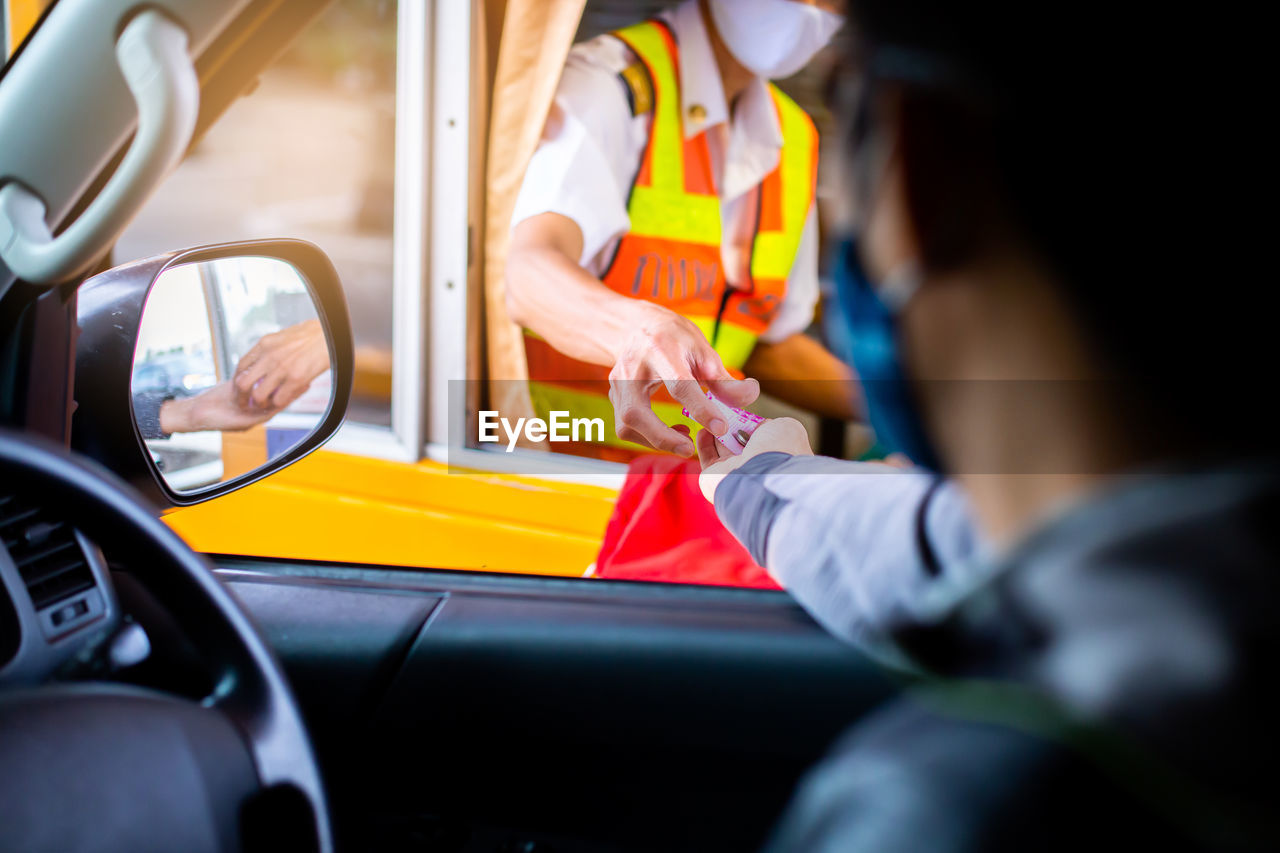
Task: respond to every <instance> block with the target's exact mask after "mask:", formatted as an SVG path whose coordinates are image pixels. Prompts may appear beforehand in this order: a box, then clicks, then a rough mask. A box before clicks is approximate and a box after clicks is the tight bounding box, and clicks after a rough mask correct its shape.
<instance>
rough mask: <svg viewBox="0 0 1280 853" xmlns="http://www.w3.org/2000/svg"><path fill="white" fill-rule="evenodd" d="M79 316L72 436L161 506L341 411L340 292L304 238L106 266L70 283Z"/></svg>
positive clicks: (309, 444)
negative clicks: (73, 285) (82, 280)
mask: <svg viewBox="0 0 1280 853" xmlns="http://www.w3.org/2000/svg"><path fill="white" fill-rule="evenodd" d="M78 321H79V327H80V333H79V338H78V339H77V342H76V375H75V392H74V393H75V401H76V409H75V413H74V415H73V416H72V432H71V444H72V447H73V448H75V449H76V450H78V451H80V452H81V453H84V454H86V455H88V456H90V457H92V458H94V459H96V460H97V461H98V462H100V463H101V464H103V465H105V466H106V467H108V468H110V469H111V470H113V471H115V472H116V473H117V474H119V475H120V476H122V477H123V478H124V479H126V480H128V481H129V482H130V483H132V484H133V485H134V486H136V487H137V488H138V489H139V490H141V491H142V492H143V494H145V495H147V496H148V497H150V498H152V499H153V500H154V501H156V502H157V503H159V504H160V505H161V506H189V505H191V504H196V503H201V502H203V501H207V500H209V499H211V498H215V497H218V496H219V495H224V494H226V493H227V492H230V491H234V490H235V489H239V488H241V487H243V486H247V485H248V484H250V483H253V482H255V481H257V480H260V479H262V478H263V477H265V476H267V475H268V474H271V473H273V472H275V471H278V470H280V469H281V468H283V467H285V466H286V465H290V464H292V463H293V462H296V461H297V460H298V459H301V458H302V457H303V456H306V455H307V454H308V453H310V452H311V451H313V450H315V449H316V448H317V447H319V446H320V445H322V444H324V442H325V441H327V440H328V439H329V438H330V436H332V435H333V434H334V432H336V431H337V429H338V426H339V425H340V424H341V423H342V418H343V416H344V415H345V413H346V409H347V403H348V400H349V398H350V396H351V383H352V373H353V370H354V357H353V355H352V344H351V324H350V320H349V319H348V316H347V304H346V299H345V297H344V296H343V292H342V285H341V283H340V282H339V280H338V274H337V272H336V271H335V270H334V268H333V265H332V264H331V263H330V262H329V259H328V258H327V257H326V256H325V254H324V252H322V251H321V250H320V249H319V248H317V247H316V246H314V245H312V244H310V243H306V242H304V241H301V240H258V241H247V242H239V243H224V244H221V245H215V246H204V247H200V248H196V249H187V250H185V251H180V252H173V253H170V254H166V255H160V256H158V257H154V258H148V259H147V260H143V261H137V262H135V263H131V264H125V265H124V266H120V267H116V268H115V269H112V270H108V271H107V272H104V273H100V274H99V275H96V276H94V277H93V278H91V279H89V280H88V281H86V282H85V283H84V284H83V285H81V287H80V291H79V298H78Z"/></svg>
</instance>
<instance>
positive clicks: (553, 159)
mask: <svg viewBox="0 0 1280 853" xmlns="http://www.w3.org/2000/svg"><path fill="white" fill-rule="evenodd" d="M662 18H663V20H664V21H665V22H666V23H667V24H668V25H669V26H670V27H671V29H672V32H673V33H674V34H675V38H676V43H677V44H678V45H679V49H680V81H681V92H680V98H681V105H680V106H681V115H682V116H683V117H684V133H685V137H686V138H690V137H693V136H696V135H697V134H698V133H701V132H703V131H707V142H708V146H709V148H710V151H711V163H712V168H713V169H714V170H715V178H716V186H717V187H720V188H722V189H721V193H720V204H721V221H722V223H723V225H722V227H721V232H722V233H723V234H724V235H726V239H725V240H724V241H723V244H722V247H721V254H722V261H723V263H724V269H725V270H727V271H728V270H734V269H737V268H739V267H740V265H741V263H742V259H741V258H740V257H738V256H737V250H736V249H735V248H734V247H733V246H732V245H731V241H730V240H728V239H727V236H728V235H730V234H733V233H735V229H736V227H737V226H738V225H739V224H740V223H739V220H740V219H741V215H742V214H741V213H740V211H742V210H745V209H751V205H750V204H749V203H744V198H745V197H746V196H747V191H748V190H751V189H752V188H754V187H755V186H756V185H757V184H759V183H760V182H761V181H762V180H764V178H765V177H766V176H767V175H768V174H769V173H770V172H772V171H773V170H774V169H775V168H777V166H778V157H779V151H780V150H781V148H782V129H781V128H780V127H779V125H778V116H777V113H776V112H775V111H774V107H773V101H772V98H771V96H770V94H769V89H768V86H767V83H766V81H765V80H763V79H762V78H756V79H755V80H753V81H752V82H751V83H750V85H748V86H747V88H746V90H745V91H743V92H742V94H741V95H740V96H739V98H738V103H737V108H736V109H735V111H734V114H733V115H732V116H730V115H729V106H728V104H727V103H726V101H725V95H724V86H723V84H722V83H721V81H720V71H719V69H718V68H717V67H716V62H715V56H714V54H713V53H712V51H711V43H710V41H709V40H708V37H707V31H706V28H705V26H704V24H703V20H702V14H701V12H700V11H699V9H698V3H697V0H685V2H684V3H681V4H680V5H679V6H677V7H675V8H674V9H671V10H668V11H667V12H665V13H663V15H662ZM637 61H638V58H637V57H636V55H635V54H634V53H633V52H632V51H631V49H630V48H628V47H627V46H626V45H625V44H624V43H623V42H621V41H620V40H618V39H617V38H614V37H613V36H609V35H602V36H599V37H597V38H594V39H592V40H591V41H588V42H584V43H582V44H577V45H574V47H573V49H572V50H571V51H570V52H569V59H568V61H567V62H566V63H565V68H564V73H563V74H562V75H561V77H560V84H559V86H558V87H557V89H556V96H555V102H554V105H553V107H552V109H551V115H550V116H549V118H548V120H547V126H546V129H545V130H544V131H543V136H542V141H541V142H540V143H539V144H538V149H537V151H536V152H535V153H534V155H533V159H532V160H531V161H530V163H529V169H528V171H527V172H526V173H525V176H524V183H523V184H522V185H521V187H520V194H519V196H518V197H517V199H516V204H515V211H514V214H513V215H512V219H511V224H512V227H514V226H515V225H517V224H519V223H520V222H522V221H524V220H525V219H528V218H530V217H532V216H537V215H539V214H542V213H558V214H560V215H561V216H565V217H567V218H569V219H572V220H573V221H574V222H575V223H577V225H578V227H579V228H581V229H582V238H583V242H582V257H581V258H580V259H579V263H580V264H581V265H582V267H583V269H585V270H587V272H590V273H592V274H593V275H595V276H597V277H599V276H602V275H603V274H604V272H605V266H606V265H607V264H608V262H609V259H610V258H611V257H612V256H613V251H614V248H615V247H616V246H617V243H618V240H619V239H620V238H621V237H622V235H624V234H626V233H627V231H629V230H630V227H631V221H630V219H629V217H628V216H627V195H628V193H629V192H630V190H631V181H632V179H633V177H634V176H635V174H636V172H637V171H638V170H639V166H640V158H641V157H642V156H643V155H644V149H645V145H646V144H647V143H648V140H649V122H650V114H643V115H639V116H633V115H632V114H631V106H630V103H629V101H628V98H627V90H626V86H625V84H624V83H623V81H622V79H621V78H620V77H619V76H618V75H619V74H620V73H621V72H622V71H623V69H625V68H626V67H627V66H629V65H631V64H633V63H635V62H637ZM695 105H696V106H700V107H701V109H700V110H695V109H693V107H694V106H695ZM699 117H701V120H700V121H699V120H698V118H699ZM719 125H723V127H718V126H719ZM753 218H754V217H753ZM817 226H818V220H817V206H816V205H814V206H813V207H811V208H810V210H809V217H808V219H807V220H806V222H805V226H804V232H803V234H802V235H801V238H800V247H799V250H798V251H797V253H796V259H795V262H794V263H793V264H792V267H791V274H790V275H789V276H788V278H787V293H786V297H785V298H784V299H783V302H782V305H781V306H780V307H779V309H778V312H777V314H775V315H774V318H773V321H772V322H771V323H770V325H769V328H768V329H766V330H765V332H764V334H762V335H761V338H762V339H763V340H765V341H769V342H777V341H781V340H783V339H784V338H787V337H790V336H791V335H794V334H796V333H797V332H801V331H804V329H805V328H807V327H808V326H809V323H810V322H811V321H812V320H813V309H814V306H815V305H816V304H817V302H818V227H817Z"/></svg>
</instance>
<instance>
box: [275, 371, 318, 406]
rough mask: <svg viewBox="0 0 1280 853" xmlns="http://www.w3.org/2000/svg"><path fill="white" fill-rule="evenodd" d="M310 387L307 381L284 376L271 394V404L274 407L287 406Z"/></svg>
mask: <svg viewBox="0 0 1280 853" xmlns="http://www.w3.org/2000/svg"><path fill="white" fill-rule="evenodd" d="M309 387H311V385H310V383H309V382H306V381H305V380H303V379H300V378H296V377H289V378H286V379H285V381H284V382H281V383H280V386H279V387H278V388H276V390H275V391H274V392H273V393H272V395H271V406H272V407H273V408H276V409H284V408H288V406H289V405H290V404H291V403H293V401H294V400H296V399H298V398H299V397H301V396H302V395H303V394H304V393H306V390H307V389H308V388H309Z"/></svg>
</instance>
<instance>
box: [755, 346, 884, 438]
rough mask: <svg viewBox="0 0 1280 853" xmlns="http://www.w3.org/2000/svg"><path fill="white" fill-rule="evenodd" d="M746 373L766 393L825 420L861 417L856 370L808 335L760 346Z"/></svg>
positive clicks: (856, 418) (756, 349)
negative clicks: (858, 406) (755, 380)
mask: <svg viewBox="0 0 1280 853" xmlns="http://www.w3.org/2000/svg"><path fill="white" fill-rule="evenodd" d="M743 372H744V373H746V375H747V376H750V377H753V378H755V379H757V380H759V382H760V389H761V390H762V391H764V392H765V393H766V394H768V395H770V396H772V397H777V398H778V399H779V400H782V401H783V402H786V403H790V404H791V405H793V406H799V407H800V408H802V409H805V410H806V411H810V412H813V413H815V414H818V415H822V416H824V417H831V418H841V419H842V420H858V419H859V418H860V416H859V414H858V408H857V399H858V394H857V384H856V382H855V379H854V375H853V371H852V370H850V369H849V367H848V366H847V365H846V364H845V363H844V362H842V361H840V359H838V358H836V357H835V356H834V355H832V354H831V353H830V352H828V351H827V350H826V349H825V348H824V347H823V346H822V344H820V343H818V342H817V341H815V340H814V339H813V338H811V337H809V336H808V335H804V334H795V335H792V336H791V337H789V338H785V339H783V340H781V341H778V342H777V343H766V342H763V341H762V342H760V343H758V344H757V345H756V348H755V349H754V350H753V351H752V353H751V357H750V358H748V359H747V363H746V364H745V365H744V366H743Z"/></svg>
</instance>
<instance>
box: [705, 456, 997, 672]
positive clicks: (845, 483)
mask: <svg viewBox="0 0 1280 853" xmlns="http://www.w3.org/2000/svg"><path fill="white" fill-rule="evenodd" d="M715 504H716V512H717V514H718V515H719V516H720V519H721V521H723V522H724V524H725V526H726V527H727V528H728V529H729V530H730V532H732V533H733V534H734V536H736V537H737V538H738V539H739V541H741V542H742V543H743V544H744V545H745V546H746V547H747V549H748V550H749V551H750V552H751V555H752V557H753V558H754V559H755V560H756V562H758V563H760V564H761V565H763V566H764V567H765V568H767V569H768V570H769V572H770V574H772V575H773V577H774V578H775V579H776V580H777V581H778V583H779V584H781V585H782V586H783V587H784V588H785V589H786V590H787V591H788V592H790V593H791V595H792V596H793V597H794V598H795V599H796V600H797V601H798V602H799V603H800V604H801V605H802V606H803V607H804V608H805V609H806V610H808V611H809V612H810V613H811V614H812V615H813V617H814V618H815V619H817V620H818V621H819V622H820V623H822V624H823V625H824V626H825V627H826V628H827V629H828V630H830V631H831V632H832V633H833V634H835V635H836V636H838V637H841V638H843V639H846V640H849V641H851V642H853V643H855V644H857V645H859V646H862V647H863V648H866V649H868V650H869V651H875V650H877V649H880V650H885V651H888V649H887V648H886V647H888V646H891V645H892V644H891V641H890V639H889V638H890V635H891V634H892V632H893V631H894V630H895V629H897V628H904V627H909V626H913V625H918V624H921V623H926V622H929V621H932V620H934V619H937V618H940V617H941V616H942V615H944V614H945V613H946V612H948V611H949V610H950V608H951V607H952V606H953V605H954V604H955V602H956V601H957V600H958V598H959V597H960V595H961V594H962V591H964V590H967V589H968V588H970V585H971V583H972V581H973V580H974V578H975V576H976V575H977V574H979V573H980V572H981V569H980V568H979V565H980V562H979V561H978V560H977V559H976V558H977V557H978V556H979V543H978V540H977V536H976V533H975V530H974V526H973V523H972V521H971V518H970V514H969V508H968V504H967V502H966V500H965V498H964V495H963V494H962V493H961V492H960V490H959V489H958V487H957V486H956V485H955V484H954V483H951V482H950V481H946V480H940V479H938V478H937V477H936V476H934V475H932V474H930V473H927V472H924V471H921V470H902V469H896V468H891V467H888V466H885V465H880V464H873V463H864V462H843V461H840V460H836V459H829V458H825V457H812V456H799V457H792V456H788V455H787V454H783V453H765V454H761V455H760V456H757V457H755V458H754V459H752V460H751V461H749V462H748V463H747V464H745V465H743V466H742V467H741V468H739V469H738V470H737V471H735V472H733V473H732V474H730V475H729V476H728V477H726V478H725V479H724V480H723V481H722V482H721V484H720V486H719V488H718V489H717V490H716V495H715ZM895 656H896V655H895Z"/></svg>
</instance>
